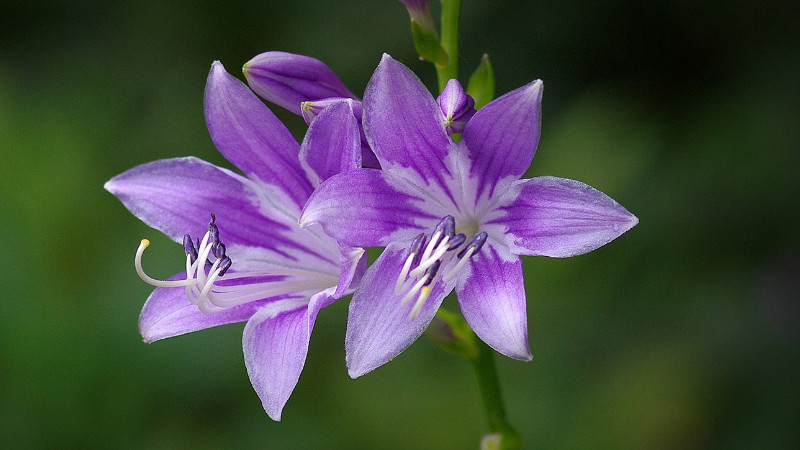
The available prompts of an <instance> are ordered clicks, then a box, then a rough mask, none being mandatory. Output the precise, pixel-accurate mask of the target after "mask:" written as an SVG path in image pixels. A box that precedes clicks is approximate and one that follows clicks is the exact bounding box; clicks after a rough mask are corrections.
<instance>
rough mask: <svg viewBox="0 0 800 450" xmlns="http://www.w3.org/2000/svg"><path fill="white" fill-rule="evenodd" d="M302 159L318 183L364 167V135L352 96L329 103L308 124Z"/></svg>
mask: <svg viewBox="0 0 800 450" xmlns="http://www.w3.org/2000/svg"><path fill="white" fill-rule="evenodd" d="M300 160H301V162H302V163H304V164H305V165H307V167H308V168H309V169H310V170H311V171H312V174H313V175H312V176H310V178H312V179H314V181H315V183H317V184H318V183H319V182H321V181H325V180H327V179H328V178H330V177H331V176H333V175H336V174H337V173H340V172H348V171H350V170H354V169H358V168H360V167H361V136H360V132H359V127H358V122H357V121H356V118H355V116H354V115H353V109H352V108H351V106H350V104H349V100H347V99H340V100H339V101H337V102H335V103H332V104H329V105H327V106H326V107H325V108H324V109H323V110H322V111H320V112H319V114H318V115H317V116H316V117H315V118H314V120H313V121H312V123H311V125H310V126H309V127H308V131H307V132H306V135H305V138H304V139H303V143H302V145H301V146H300Z"/></svg>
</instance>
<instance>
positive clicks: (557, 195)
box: [488, 177, 639, 258]
mask: <svg viewBox="0 0 800 450" xmlns="http://www.w3.org/2000/svg"><path fill="white" fill-rule="evenodd" d="M499 203H500V204H502V205H505V206H502V207H500V208H499V209H498V210H497V211H496V215H497V217H496V218H492V219H491V220H489V221H488V223H489V224H497V225H501V226H504V227H505V229H506V244H507V245H508V246H509V247H510V248H511V249H512V251H513V252H514V253H517V254H520V255H533V256H539V255H540V256H550V257H554V258H566V257H569V256H575V255H581V254H583V253H587V252H590V251H592V250H594V249H596V248H598V247H601V246H603V245H605V244H607V243H609V242H611V241H612V240H614V239H616V238H617V237H619V236H620V235H621V234H622V233H624V232H626V231H628V230H630V229H631V228H632V227H633V226H634V225H636V224H637V223H639V219H637V218H636V216H634V215H633V214H631V213H630V212H628V210H626V209H625V208H624V207H623V206H622V205H620V204H619V203H617V202H616V201H614V200H613V199H612V198H611V197H609V196H607V195H606V194H604V193H602V192H600V191H598V190H597V189H595V188H593V187H591V186H589V185H587V184H585V183H581V182H580V181H575V180H569V179H566V178H557V177H536V178H530V179H526V180H521V181H519V182H517V183H516V184H515V185H514V186H513V187H512V188H511V189H509V190H508V191H507V192H506V193H504V194H503V198H502V199H501V200H500V202H499Z"/></svg>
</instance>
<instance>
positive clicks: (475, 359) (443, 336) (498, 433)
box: [425, 308, 522, 449]
mask: <svg viewBox="0 0 800 450" xmlns="http://www.w3.org/2000/svg"><path fill="white" fill-rule="evenodd" d="M425 334H426V335H427V336H428V338H429V339H431V340H432V341H433V342H434V343H436V344H437V345H438V346H439V347H441V348H442V349H444V350H447V351H448V352H451V353H455V354H456V355H459V356H461V357H463V358H464V359H466V360H467V361H468V362H469V365H470V367H471V368H472V371H473V373H475V379H476V381H477V382H478V390H479V391H480V395H481V402H482V403H483V409H484V412H485V413H486V420H487V422H488V425H489V431H490V435H493V436H492V438H493V439H489V440H486V439H485V440H486V441H487V445H488V446H489V447H490V448H497V449H518V448H522V440H521V439H520V436H519V433H518V432H517V430H516V429H515V428H514V427H513V426H512V425H511V424H510V423H509V422H508V420H507V419H506V413H505V408H504V406H503V396H502V394H501V392H500V381H499V379H498V377H497V368H496V367H495V365H494V354H493V353H494V352H493V351H492V349H491V348H490V347H489V346H488V345H486V344H485V343H483V341H481V340H480V339H478V338H477V336H476V335H475V333H474V332H473V331H472V329H471V328H470V327H469V325H468V324H467V322H466V321H465V320H464V319H463V318H462V317H461V316H459V315H458V314H456V313H454V312H452V311H449V310H447V309H446V308H439V311H438V312H437V313H436V318H435V319H434V320H433V322H431V325H430V326H429V327H428V329H427V330H426V331H425ZM498 438H499V442H498ZM489 441H491V443H489Z"/></svg>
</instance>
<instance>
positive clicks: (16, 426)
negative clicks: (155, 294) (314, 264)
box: [0, 0, 800, 449]
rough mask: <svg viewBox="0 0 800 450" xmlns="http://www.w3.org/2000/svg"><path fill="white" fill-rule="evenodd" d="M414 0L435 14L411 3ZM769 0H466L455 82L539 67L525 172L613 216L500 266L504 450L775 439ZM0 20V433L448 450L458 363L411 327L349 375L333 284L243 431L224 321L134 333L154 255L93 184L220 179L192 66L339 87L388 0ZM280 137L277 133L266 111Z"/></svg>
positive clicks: (786, 42) (798, 345)
mask: <svg viewBox="0 0 800 450" xmlns="http://www.w3.org/2000/svg"><path fill="white" fill-rule="evenodd" d="M436 3H437V2H435V1H434V4H436ZM792 3H793V2H789V1H786V2H785V3H777V2H773V3H758V2H744V1H729V2H721V1H712V0H705V1H662V2H640V1H622V0H611V1H606V2H592V1H588V0H570V1H562V2H549V3H545V2H537V1H511V0H505V1H489V0H465V1H464V3H463V16H462V41H461V51H462V53H461V56H460V62H461V67H462V72H461V73H462V79H463V80H465V79H466V75H467V74H468V73H469V71H471V70H472V68H474V67H475V66H476V65H477V63H478V62H479V60H480V57H481V55H482V54H483V53H484V52H488V53H489V54H490V55H491V58H492V61H493V63H494V67H495V71H496V77H497V92H498V93H504V92H507V91H509V90H511V89H513V88H515V87H518V86H520V85H522V84H524V83H527V82H529V81H530V80H532V79H534V78H541V79H543V80H544V83H545V95H544V107H543V108H544V112H543V136H542V140H541V143H540V145H539V150H538V153H537V157H536V159H535V160H534V164H533V166H532V168H531V170H530V172H529V175H539V174H551V175H557V176H563V177H568V178H574V179H577V180H581V181H584V182H586V183H589V184H591V185H593V186H595V187H597V188H598V189H600V190H602V191H604V192H606V193H607V194H609V195H610V196H611V197H613V198H614V199H616V200H618V201H619V202H620V203H622V204H623V205H625V206H626V207H627V208H628V209H629V210H630V211H632V212H633V213H635V214H636V215H638V217H639V218H640V221H641V222H640V224H639V225H638V226H637V227H636V228H634V229H633V230H632V231H630V232H629V233H627V234H625V235H623V236H622V237H621V238H620V239H618V240H617V241H615V242H613V243H612V244H610V245H608V246H606V247H603V248H601V249H599V250H597V251H595V252H592V253H590V254H588V255H584V256H580V257H575V258H569V259H564V260H553V259H546V258H527V259H525V270H526V280H527V293H528V305H529V306H528V312H529V329H530V340H531V347H532V351H533V353H534V360H533V361H532V362H530V363H520V362H516V361H512V360H509V359H507V358H497V362H498V369H499V372H500V377H501V381H502V386H503V389H504V394H505V399H506V403H507V409H508V414H509V417H510V420H511V421H512V422H513V423H514V424H515V425H516V426H517V427H518V428H519V430H520V432H521V434H522V436H523V439H524V441H525V443H526V445H527V447H528V448H545V449H559V448H562V449H573V448H590V449H640V448H665V449H685V448H719V449H730V448H757V449H764V448H770V449H773V448H775V449H776V448H787V449H789V448H798V447H800V431H798V427H797V425H798V423H799V422H800V382H798V379H800V303H799V302H800V289H799V288H800V281H798V280H800V258H799V257H798V254H800V237H798V229H800V226H799V225H800V213H798V206H800V182H798V179H799V178H798V176H797V171H798V169H799V168H800V156H798V154H800V131H799V130H798V125H800V121H798V117H800V95H799V94H798V92H799V89H798V79H799V78H800V77H799V76H800V54H799V53H798V50H799V47H800V32H798V29H800V26H799V24H800V20H798V15H797V13H796V12H795V11H796V10H795V9H794V8H792V6H794V5H793V4H792ZM1 9H2V12H0V151H2V158H0V173H1V174H2V176H0V187H2V200H1V201H0V235H2V237H3V240H2V248H4V250H3V251H2V258H0V287H2V298H0V447H2V448H42V447H59V448H62V447H73V446H80V447H107V448H215V447H216V448H218V447H244V448H247V447H260V448H386V449H407V448H441V449H449V448H452V449H464V448H476V447H477V442H478V440H479V439H480V437H481V436H482V434H483V433H484V432H485V431H486V426H485V423H484V418H483V416H482V409H481V406H480V404H479V399H478V393H477V389H476V386H475V383H474V380H473V378H472V374H471V373H470V371H469V368H468V366H467V365H466V363H464V362H463V361H461V360H459V359H458V358H457V357H455V356H452V355H450V354H445V353H443V352H441V351H440V350H438V349H437V348H436V347H435V346H434V345H433V344H431V343H430V342H429V341H427V340H425V339H421V340H420V341H418V342H417V343H416V344H414V345H413V346H412V347H411V348H410V349H409V350H408V351H406V352H405V353H403V354H402V355H401V356H400V357H398V358H397V359H396V360H395V361H393V362H392V363H390V364H388V365H386V366H384V367H382V368H380V369H379V370H377V371H375V372H373V373H371V374H369V375H367V376H364V377H363V378H360V379H358V380H355V381H353V380H350V379H349V378H348V377H347V374H346V370H345V367H344V345H343V341H344V325H345V319H346V313H347V301H346V300H343V301H341V302H339V303H337V304H335V305H334V306H332V307H331V308H328V309H326V310H325V311H324V313H323V314H322V315H321V316H320V318H319V320H318V321H317V327H316V330H315V334H314V336H313V339H312V342H311V349H310V353H309V357H308V362H307V364H306V368H305V371H304V373H303V375H302V377H301V379H300V382H299V384H298V386H297V388H296V390H295V392H294V395H293V396H292V398H291V399H290V401H289V403H288V405H287V407H286V408H285V410H284V415H283V422H281V423H274V422H272V421H270V420H269V419H268V418H267V416H266V414H265V413H264V412H263V410H262V409H261V405H260V402H259V400H258V397H257V396H256V395H255V393H254V392H253V390H252V387H251V386H250V383H249V381H248V378H247V374H246V372H245V368H244V364H243V361H242V352H241V330H242V326H241V325H232V326H227V327H221V328H217V329H213V330H208V331H204V332H199V333H195V334H191V335H186V336H181V337H177V338H172V339H168V340H165V341H161V342H157V343H155V344H152V345H146V344H143V343H142V342H141V338H140V336H139V335H138V332H137V328H136V322H137V318H138V314H139V310H140V308H141V306H142V304H143V302H144V300H145V298H146V297H147V295H148V293H149V292H150V287H149V286H147V285H146V284H144V283H143V282H141V281H140V280H139V279H138V278H137V276H136V274H135V273H134V270H133V265H132V259H133V255H134V252H135V249H136V246H137V245H138V242H139V239H141V238H142V237H148V238H150V239H152V240H153V244H154V245H153V246H152V249H151V250H150V251H149V256H148V263H147V264H148V266H149V270H150V272H152V273H153V274H157V275H160V276H168V275H170V274H172V273H174V272H175V271H176V270H178V268H179V267H180V266H181V264H182V263H183V262H182V261H183V255H182V253H181V252H182V250H180V247H179V246H177V245H175V244H172V243H170V242H169V241H167V240H166V239H165V238H163V237H162V236H160V235H159V234H158V233H157V232H154V231H152V230H150V229H148V228H147V227H146V226H144V225H143V224H141V223H140V222H139V221H138V220H137V219H135V218H134V217H133V216H132V215H130V214H129V213H128V212H127V211H126V210H125V209H124V208H123V207H122V206H121V204H120V203H119V202H118V201H117V200H116V199H115V198H114V197H113V196H111V195H110V194H108V193H107V192H105V191H104V190H103V189H102V186H103V183H104V182H105V181H106V180H107V179H109V178H110V177H112V176H113V175H115V174H117V173H120V172H122V171H124V170H126V169H128V168H130V167H132V166H134V165H137V164H141V163H144V162H147V161H151V160H154V159H159V158H167V157H176V156H184V155H196V156H198V157H201V158H203V159H206V160H210V161H213V162H216V163H219V164H221V165H225V166H227V167H230V165H229V164H227V163H226V162H225V161H224V160H222V158H221V157H220V156H219V155H218V154H217V153H216V151H215V149H214V147H213V145H212V143H211V141H210V139H209V137H208V133H207V131H206V129H205V122H204V119H203V109H202V106H203V87H204V84H205V80H206V75H207V73H208V69H209V67H210V64H211V62H212V61H213V60H215V59H219V60H221V61H222V62H223V63H224V64H225V65H226V66H227V68H228V70H229V71H230V72H231V73H234V74H236V75H237V76H240V78H241V75H240V70H239V68H240V67H241V65H242V64H243V63H244V62H246V61H247V60H248V59H250V58H251V57H252V56H254V55H256V54H257V53H260V52H263V51H266V50H284V51H290V52H296V53H303V54H308V55H311V56H314V57H317V58H319V59H322V60H324V61H326V62H327V63H328V64H329V65H330V66H331V67H332V68H333V69H334V70H335V71H336V72H337V73H338V74H339V75H340V76H341V78H342V79H343V80H344V81H345V83H346V84H347V85H348V86H350V87H351V89H352V90H353V91H354V92H363V88H364V86H365V85H366V82H367V80H368V79H369V76H370V74H371V72H372V70H373V69H374V67H375V65H376V64H377V62H378V61H379V59H380V55H381V53H382V52H388V53H390V54H392V55H393V56H394V57H395V58H397V59H399V60H401V61H404V62H405V63H406V64H409V65H410V66H411V67H412V68H413V69H414V70H415V71H417V73H418V74H419V75H420V77H421V78H422V79H423V80H424V81H425V82H426V83H428V85H429V86H434V84H435V75H434V73H433V71H432V69H431V68H430V67H429V66H428V65H426V64H423V63H420V62H419V61H416V59H415V55H414V53H413V49H412V46H411V40H410V33H409V29H408V18H407V13H406V11H405V9H404V8H403V7H402V5H401V4H400V3H399V2H397V1H394V0H380V1H376V0H348V1H335V2H332V1H311V0H308V1H304V0H296V1H291V2H279V1H264V0H262V1H257V2H255V1H253V2H251V1H244V0H228V1H226V2H212V1H191V2H190V1H185V0H170V1H151V2H135V1H125V0H123V1H119V2H105V1H103V2H101V1H95V0H82V1H81V0H75V1H71V2H52V1H46V2H45V1H41V0H29V1H24V2H23V1H19V0H10V1H9V0H6V1H5V2H3V6H2V8H1ZM274 110H276V112H277V113H278V115H279V117H281V118H282V119H284V121H285V122H286V123H287V124H288V125H289V126H290V128H291V129H292V130H293V131H294V132H295V134H296V135H297V136H301V133H302V131H303V130H304V128H305V126H304V123H303V122H302V120H301V119H300V118H298V117H295V116H292V115H291V114H288V113H285V112H284V111H279V110H277V109H274Z"/></svg>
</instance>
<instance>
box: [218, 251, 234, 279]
mask: <svg viewBox="0 0 800 450" xmlns="http://www.w3.org/2000/svg"><path fill="white" fill-rule="evenodd" d="M231 264H233V261H231V259H230V258H228V257H227V256H225V257H223V258H222V260H221V261H220V263H219V267H220V271H219V276H223V275H225V272H227V271H228V269H230V268H231Z"/></svg>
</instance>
